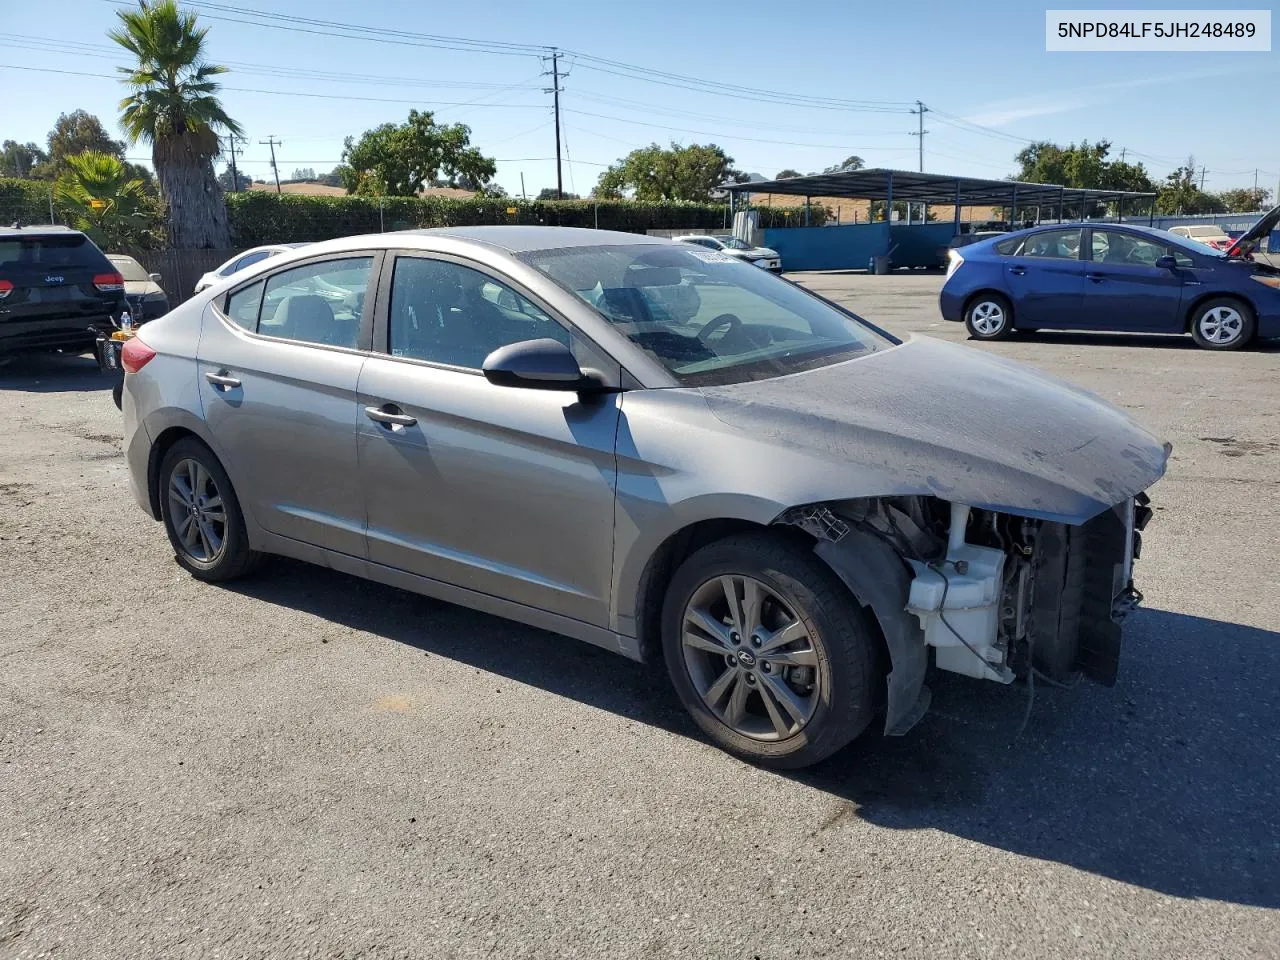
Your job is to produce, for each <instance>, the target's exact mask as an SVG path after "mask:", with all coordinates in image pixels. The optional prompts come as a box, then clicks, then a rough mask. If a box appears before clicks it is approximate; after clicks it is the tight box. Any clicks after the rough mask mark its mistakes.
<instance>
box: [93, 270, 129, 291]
mask: <svg viewBox="0 0 1280 960" xmlns="http://www.w3.org/2000/svg"><path fill="white" fill-rule="evenodd" d="M93 285H94V286H95V287H97V288H98V289H99V290H101V291H102V292H103V293H115V292H117V291H120V290H123V289H124V277H122V276H120V274H118V273H99V274H95V275H94V278H93Z"/></svg>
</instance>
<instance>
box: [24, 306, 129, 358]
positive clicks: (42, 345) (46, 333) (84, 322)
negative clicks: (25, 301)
mask: <svg viewBox="0 0 1280 960" xmlns="http://www.w3.org/2000/svg"><path fill="white" fill-rule="evenodd" d="M113 327H114V323H113V320H112V317H111V316H109V315H106V314H104V315H102V316H85V317H74V318H57V319H52V320H0V354H7V353H24V352H28V351H35V350H67V349H76V348H78V349H81V350H87V349H89V348H90V347H92V346H93V343H94V341H95V340H96V339H97V337H98V333H99V331H110V330H112V329H113Z"/></svg>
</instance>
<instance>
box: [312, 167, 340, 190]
mask: <svg viewBox="0 0 1280 960" xmlns="http://www.w3.org/2000/svg"><path fill="white" fill-rule="evenodd" d="M341 170H342V168H341V167H334V168H333V169H332V170H331V171H329V172H328V173H322V174H320V175H319V176H318V177H316V182H317V183H323V184H324V185H325V186H326V187H340V186H342V173H341V172H340V171H341Z"/></svg>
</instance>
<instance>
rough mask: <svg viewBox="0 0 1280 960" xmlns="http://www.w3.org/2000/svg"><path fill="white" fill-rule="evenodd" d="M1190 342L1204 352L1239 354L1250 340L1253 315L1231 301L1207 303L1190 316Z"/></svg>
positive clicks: (1219, 298)
mask: <svg viewBox="0 0 1280 960" xmlns="http://www.w3.org/2000/svg"><path fill="white" fill-rule="evenodd" d="M1191 338H1192V339H1193V340H1195V342H1196V344H1197V345H1198V346H1201V347H1204V348H1205V349H1206V350H1239V349H1240V348H1241V347H1243V346H1244V345H1245V344H1246V343H1248V342H1249V341H1250V340H1252V339H1253V311H1251V310H1250V309H1249V308H1248V307H1246V306H1245V305H1244V304H1243V303H1241V302H1240V301H1239V300H1234V299H1232V298H1231V297H1218V298H1216V299H1213V300H1208V301H1206V302H1204V303H1202V304H1200V305H1199V306H1198V307H1196V309H1195V312H1194V313H1193V314H1192V316H1191Z"/></svg>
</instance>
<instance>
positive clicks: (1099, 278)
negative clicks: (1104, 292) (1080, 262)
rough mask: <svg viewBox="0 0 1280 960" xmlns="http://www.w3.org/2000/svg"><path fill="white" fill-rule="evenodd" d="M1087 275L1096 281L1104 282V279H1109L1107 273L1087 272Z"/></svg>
mask: <svg viewBox="0 0 1280 960" xmlns="http://www.w3.org/2000/svg"><path fill="white" fill-rule="evenodd" d="M1085 276H1086V277H1088V278H1089V279H1090V280H1092V281H1093V282H1094V283H1102V282H1103V281H1104V280H1106V279H1107V275H1106V274H1105V273H1086V274H1085Z"/></svg>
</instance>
